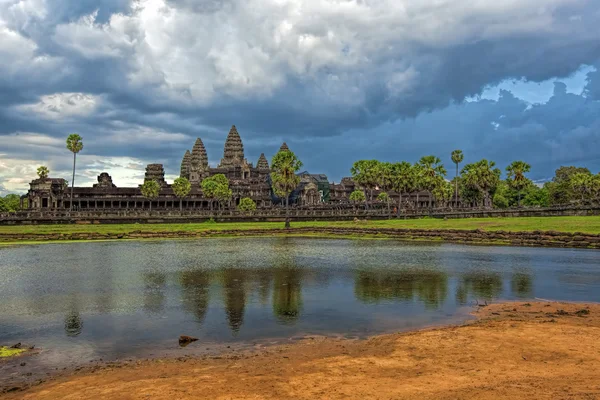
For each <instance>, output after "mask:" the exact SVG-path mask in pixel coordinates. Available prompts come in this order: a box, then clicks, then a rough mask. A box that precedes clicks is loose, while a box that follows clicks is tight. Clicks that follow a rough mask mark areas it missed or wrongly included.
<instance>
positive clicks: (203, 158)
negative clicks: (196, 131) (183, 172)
mask: <svg viewBox="0 0 600 400" xmlns="http://www.w3.org/2000/svg"><path fill="white" fill-rule="evenodd" d="M184 159H185V156H184ZM190 167H191V168H196V169H204V168H207V167H208V156H207V154H206V148H205V147H204V143H202V139H200V138H198V139H196V143H194V147H192V154H191V158H190Z"/></svg>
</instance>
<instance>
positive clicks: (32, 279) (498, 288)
mask: <svg viewBox="0 0 600 400" xmlns="http://www.w3.org/2000/svg"><path fill="white" fill-rule="evenodd" d="M599 265H600V252H597V251H589V250H571V249H542V248H539V249H538V248H517V247H478V246H462V245H452V244H414V243H403V242H396V241H375V240H366V241H359V240H333V239H302V238H271V239H264V238H224V239H202V240H190V241H153V242H150V241H140V242H98V243H66V244H48V245H35V246H17V247H3V248H0V271H1V274H0V344H12V343H14V342H19V341H20V342H23V343H28V344H35V345H36V346H37V347H41V348H42V349H43V352H42V353H41V354H39V355H38V356H36V357H37V360H38V361H37V362H40V363H45V364H46V365H48V366H54V365H75V364H81V363H85V362H88V361H89V360H92V359H98V358H103V359H104V360H107V359H114V358H126V357H130V356H146V355H149V354H152V355H155V356H156V355H162V354H163V353H164V352H166V351H175V352H177V351H179V352H182V351H192V350H193V348H196V349H198V348H202V349H204V348H205V347H206V346H210V345H216V344H228V343H231V344H233V343H255V342H258V341H261V340H268V339H277V338H279V339H285V338H290V337H300V336H303V335H315V334H325V335H344V336H358V337H362V336H366V335H370V334H376V333H382V332H389V331H396V330H406V329H413V328H419V327H423V326H427V325H431V324H437V323H447V322H452V321H455V320H456V318H464V316H465V315H466V311H468V307H469V305H470V304H472V302H473V301H474V300H475V299H477V300H479V301H484V300H487V301H497V300H499V299H508V300H510V299H532V298H535V297H539V298H544V299H553V300H569V301H594V302H598V301H600V268H598V267H599ZM181 334H185V335H192V336H196V337H198V338H200V341H199V342H196V343H194V344H192V345H190V346H188V347H187V348H185V349H179V347H178V345H177V338H178V337H179V335H181ZM190 349H192V350H190Z"/></svg>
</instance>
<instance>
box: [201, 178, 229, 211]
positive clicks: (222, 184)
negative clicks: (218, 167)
mask: <svg viewBox="0 0 600 400" xmlns="http://www.w3.org/2000/svg"><path fill="white" fill-rule="evenodd" d="M201 186H202V194H203V195H204V197H206V198H207V199H209V205H210V210H211V211H212V209H213V201H214V200H215V199H216V200H217V201H218V202H219V205H221V203H223V202H225V201H227V200H229V199H231V196H232V195H233V193H232V191H231V190H230V189H229V179H227V177H226V176H225V175H223V174H215V175H213V176H210V177H208V178H205V179H204V180H203V181H202V184H201Z"/></svg>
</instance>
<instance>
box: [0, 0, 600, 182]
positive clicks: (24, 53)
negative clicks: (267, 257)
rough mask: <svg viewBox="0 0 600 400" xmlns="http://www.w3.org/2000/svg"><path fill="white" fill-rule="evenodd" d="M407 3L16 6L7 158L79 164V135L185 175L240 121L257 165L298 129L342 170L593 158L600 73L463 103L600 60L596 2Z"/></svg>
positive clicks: (312, 159)
mask: <svg viewBox="0 0 600 400" xmlns="http://www.w3.org/2000/svg"><path fill="white" fill-rule="evenodd" d="M158 3H160V2H159V1H156V2H154V3H152V4H158ZM326 3H327V4H326ZM400 3H402V4H403V5H404V7H406V9H407V10H409V11H411V12H410V13H405V12H403V11H399V10H400V9H401V8H402V7H400V5H399V3H397V2H391V1H390V2H385V1H383V2H380V3H378V4H366V3H365V4H363V3H360V4H359V3H356V4H354V3H352V5H350V4H347V5H346V6H345V7H346V8H339V7H338V6H336V5H335V4H334V3H331V4H329V3H328V2H318V1H310V0H305V1H304V2H303V7H302V10H301V11H302V14H301V15H300V16H298V15H299V13H298V10H297V9H294V8H293V7H292V6H289V5H288V6H273V4H271V3H266V2H259V1H255V0H248V1H244V2H242V1H238V0H227V1H213V0H201V1H190V0H164V4H162V5H161V6H160V7H156V8H155V9H154V8H151V4H150V3H146V2H145V1H136V2H133V1H129V0H101V1H91V0H90V1H88V0H82V1H78V2H76V3H74V2H72V1H66V0H57V1H53V2H49V1H41V0H39V1H33V0H24V1H23V2H22V4H21V5H18V2H17V1H16V0H15V1H8V2H5V3H3V5H2V6H0V22H4V23H5V24H6V26H7V27H8V29H10V35H8V36H0V55H1V56H3V59H4V60H10V61H8V62H6V61H2V62H0V140H1V141H2V143H1V144H0V162H1V161H2V157H5V158H8V157H10V159H11V160H15V159H16V160H18V159H23V160H52V162H53V163H54V165H55V170H56V171H63V170H65V171H66V170H68V168H69V167H68V162H66V161H64V160H63V155H64V151H65V150H64V146H63V143H62V141H64V138H65V137H66V135H67V134H68V133H71V132H78V133H80V134H81V135H82V136H84V138H85V143H86V148H85V152H84V153H87V154H89V155H90V159H89V160H87V161H86V162H88V163H92V162H95V163H96V164H95V165H96V166H98V165H100V166H101V165H103V164H101V163H99V162H98V160H101V159H102V158H103V157H121V158H131V159H139V160H143V161H149V162H150V161H157V162H163V163H165V164H166V166H167V171H168V172H169V173H172V174H175V173H176V172H177V171H178V168H179V162H180V158H181V156H182V155H183V153H184V151H185V150H186V149H188V148H191V146H192V145H193V142H194V139H195V138H196V137H202V138H203V140H204V142H205V144H206V146H207V150H208V153H209V158H210V161H211V162H212V163H217V162H218V161H219V160H220V158H221V155H222V150H223V142H224V140H225V136H226V134H227V131H228V129H229V127H230V126H231V124H236V125H237V126H238V128H239V130H240V132H241V134H242V138H243V140H244V144H245V147H246V151H247V155H248V157H249V159H250V160H251V161H255V160H256V159H257V158H258V155H259V154H260V153H261V152H265V153H266V154H267V155H268V156H270V155H272V154H273V153H274V152H275V151H276V150H277V149H278V148H279V145H280V144H281V142H282V141H284V140H285V141H287V142H288V144H290V146H291V147H292V149H293V150H295V151H297V152H298V153H299V155H300V156H301V158H302V159H303V160H304V161H305V164H306V168H307V169H310V170H313V171H315V172H325V173H328V174H329V175H330V176H331V177H332V178H334V179H336V180H339V178H341V177H342V176H344V175H347V174H348V170H349V167H350V165H351V163H352V162H353V161H354V160H356V159H359V158H383V159H388V160H397V159H407V160H411V161H415V160H416V159H417V158H418V157H419V156H421V155H423V154H429V153H435V154H439V155H441V156H444V159H447V158H448V157H446V156H445V154H449V152H450V151H451V150H453V149H454V148H462V149H464V150H465V152H466V153H467V159H468V160H471V161H473V160H475V159H476V158H480V157H488V158H493V159H495V160H496V161H498V163H499V164H501V165H504V164H506V163H508V162H509V161H511V160H512V159H516V158H520V159H524V160H528V161H530V162H531V163H532V164H533V166H534V169H533V172H532V175H533V176H534V177H535V178H539V179H543V178H547V177H549V176H551V174H552V171H553V169H555V168H556V167H558V164H562V163H587V164H589V165H590V167H592V168H596V169H597V168H598V166H599V165H598V163H599V162H600V161H599V160H598V155H597V154H596V153H595V151H594V149H597V148H598V147H597V144H598V140H599V139H598V136H599V135H600V133H599V132H600V130H599V129H598V126H599V119H600V106H599V103H600V72H598V71H594V72H591V73H590V74H589V75H588V82H587V85H586V88H585V92H584V94H583V95H577V94H571V93H568V92H567V90H566V87H565V85H564V84H562V83H556V86H555V91H554V95H553V97H552V98H551V99H550V100H549V101H548V102H547V103H544V104H537V105H530V104H528V103H527V102H525V101H524V100H523V99H519V98H517V97H515V95H514V94H512V93H510V92H508V91H502V92H501V93H500V97H499V99H498V100H497V101H494V100H479V101H473V102H464V99H465V97H468V96H473V95H477V94H480V93H481V92H482V90H483V89H484V88H485V87H488V86H493V85H496V84H498V83H500V82H502V81H503V80H506V79H523V80H524V81H536V82H540V81H545V80H548V79H554V78H556V77H558V78H561V77H566V76H568V75H570V74H572V73H573V72H574V71H576V70H578V68H580V67H581V66H582V65H592V64H594V63H597V62H598V60H599V59H600V42H598V40H597V38H596V37H595V34H594V32H595V28H596V27H597V26H598V24H599V23H600V14H598V12H597V6H596V5H595V4H593V3H592V2H571V1H567V0H555V1H553V2H551V3H548V2H545V1H542V0H533V1H532V2H531V3H522V4H516V3H515V2H506V4H504V2H503V1H500V2H499V4H500V3H502V4H504V6H502V4H500V6H498V7H496V6H495V5H493V4H491V3H490V5H489V6H488V7H489V9H485V10H482V9H481V8H477V7H470V6H464V7H454V6H449V7H448V8H440V7H437V6H435V4H434V3H432V4H430V5H429V6H428V7H422V6H421V5H419V4H417V3H412V2H403V1H401V2H400ZM19 4H20V3H19ZM36 6H37V8H36ZM386 7H387V8H386ZM399 7H400V8H399ZM407 15H410V16H407ZM441 21H444V24H441ZM436 24H439V25H436ZM3 39H4V40H3ZM69 93H81V94H84V95H85V96H89V97H90V98H92V99H93V101H94V107H92V108H90V109H89V110H86V109H85V103H79V102H80V101H81V99H80V98H77V97H70V95H68V94H69ZM57 94H58V96H56V95H57ZM53 96H54V97H53ZM82 110H83V111H82ZM17 133H19V134H20V135H23V134H26V133H34V134H38V135H41V136H40V137H49V138H56V139H59V142H60V143H59V142H50V143H47V142H44V143H42V144H36V141H42V142H43V140H42V139H40V137H34V138H33V139H32V138H29V139H28V140H26V141H24V140H15V138H16V136H17V135H16V134H17ZM594 146H595V147H594ZM67 155H68V154H67ZM94 157H95V158H94ZM94 160H96V161H94ZM12 162H14V161H12ZM28 162H29V161H28ZM90 165H91V164H89V165H87V168H89V170H90V171H94V172H95V171H96V169H97V168H96V167H91V166H90ZM105 166H106V167H107V168H108V166H109V165H105ZM10 171H13V169H11V170H10ZM3 174H4V176H10V174H12V172H8V173H3V172H2V171H0V176H3ZM5 179H6V178H5ZM5 186H6V185H5Z"/></svg>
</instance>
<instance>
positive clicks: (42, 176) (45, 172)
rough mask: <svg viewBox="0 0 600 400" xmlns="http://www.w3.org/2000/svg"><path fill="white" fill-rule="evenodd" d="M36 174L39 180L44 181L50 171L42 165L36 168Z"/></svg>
mask: <svg viewBox="0 0 600 400" xmlns="http://www.w3.org/2000/svg"><path fill="white" fill-rule="evenodd" d="M37 174H38V177H39V178H40V179H46V178H48V175H49V174H50V171H49V170H48V167H45V166H43V165H42V166H40V167H38V169H37Z"/></svg>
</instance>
